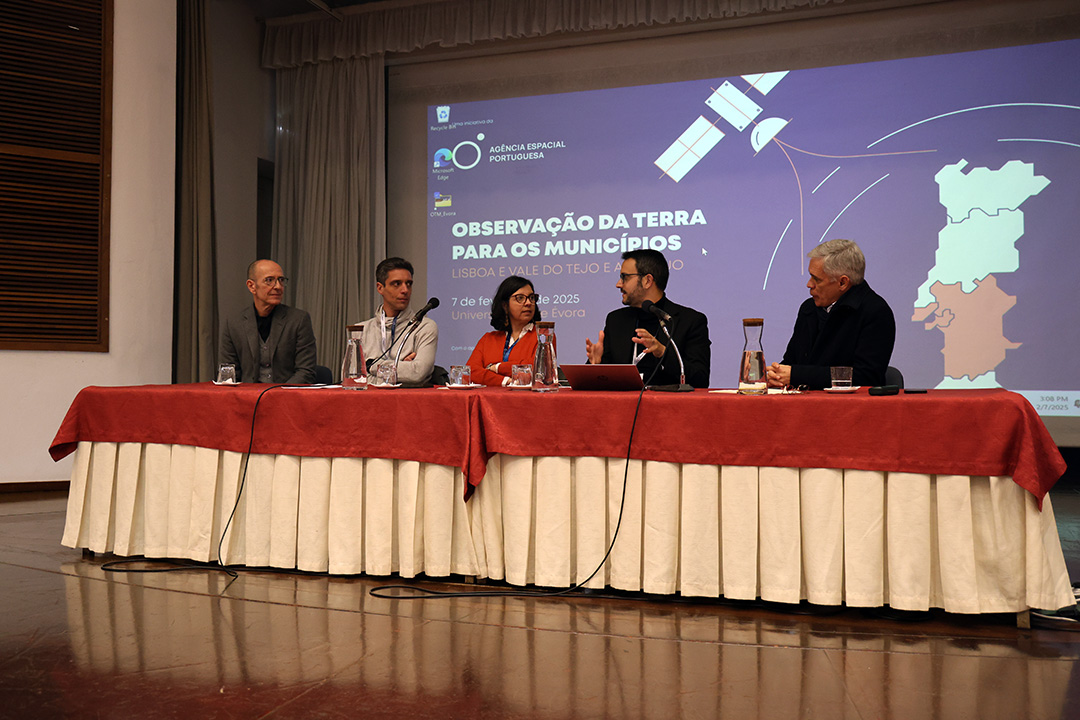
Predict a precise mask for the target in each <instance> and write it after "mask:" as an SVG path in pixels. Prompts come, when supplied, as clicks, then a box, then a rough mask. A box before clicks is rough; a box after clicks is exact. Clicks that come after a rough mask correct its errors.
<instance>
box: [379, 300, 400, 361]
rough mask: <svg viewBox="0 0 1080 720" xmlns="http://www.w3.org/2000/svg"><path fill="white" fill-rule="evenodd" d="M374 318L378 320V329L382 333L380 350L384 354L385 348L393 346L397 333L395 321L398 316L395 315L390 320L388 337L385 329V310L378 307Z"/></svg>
mask: <svg viewBox="0 0 1080 720" xmlns="http://www.w3.org/2000/svg"><path fill="white" fill-rule="evenodd" d="M376 316H377V318H378V320H379V329H380V330H381V331H382V347H381V348H380V349H381V350H382V351H383V352H384V353H385V352H386V350H387V348H389V347H390V346H391V345H393V344H394V334H395V333H396V332H397V319H398V317H399V316H398V315H395V316H394V317H393V318H392V319H391V327H390V331H389V335H387V329H386V320H387V318H386V310H384V309H383V308H382V307H381V306H380V307H379V311H378V312H377V313H376Z"/></svg>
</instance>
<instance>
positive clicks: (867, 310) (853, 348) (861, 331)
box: [783, 282, 896, 390]
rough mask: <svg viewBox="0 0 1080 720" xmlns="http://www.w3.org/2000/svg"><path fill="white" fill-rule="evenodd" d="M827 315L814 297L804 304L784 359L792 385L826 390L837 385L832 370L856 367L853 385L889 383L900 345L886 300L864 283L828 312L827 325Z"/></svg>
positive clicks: (846, 294) (844, 295)
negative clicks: (888, 374)
mask: <svg viewBox="0 0 1080 720" xmlns="http://www.w3.org/2000/svg"><path fill="white" fill-rule="evenodd" d="M823 313H825V311H824V310H823V309H821V308H818V307H817V306H815V305H814V300H813V298H809V299H807V300H806V301H805V302H804V303H803V304H802V305H800V306H799V315H798V317H796V318H795V329H794V330H793V331H792V333H791V340H790V341H789V342H788V346H787V352H785V353H784V360H783V364H784V365H790V366H791V384H792V385H806V386H808V387H810V388H811V389H814V390H820V389H821V388H824V387H828V386H829V385H831V384H832V378H831V377H830V375H829V367H830V366H832V365H850V366H851V367H852V368H854V372H853V375H852V380H851V382H852V384H853V385H884V384H885V370H886V368H888V367H889V358H891V357H892V351H893V344H894V343H895V342H896V321H895V320H894V319H893V313H892V310H891V309H890V308H889V304H888V303H887V302H885V299H884V298H882V297H881V296H880V295H878V294H877V293H876V292H874V291H873V290H871V289H870V285H868V284H867V283H866V282H863V283H860V284H858V285H856V286H854V287H853V288H851V289H850V290H848V291H847V292H846V293H844V294H843V295H842V296H841V297H840V299H839V300H837V301H836V304H835V305H834V306H833V309H832V311H831V312H829V313H825V317H824V325H822V323H821V320H822V314H823Z"/></svg>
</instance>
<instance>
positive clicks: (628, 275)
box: [619, 273, 642, 282]
mask: <svg viewBox="0 0 1080 720" xmlns="http://www.w3.org/2000/svg"><path fill="white" fill-rule="evenodd" d="M641 275H642V273H619V281H620V282H626V278H632V277H641Z"/></svg>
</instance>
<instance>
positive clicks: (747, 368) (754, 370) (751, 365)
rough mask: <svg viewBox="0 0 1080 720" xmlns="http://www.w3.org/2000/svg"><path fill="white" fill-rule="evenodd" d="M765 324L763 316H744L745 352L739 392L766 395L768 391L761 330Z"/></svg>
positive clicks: (740, 371)
mask: <svg viewBox="0 0 1080 720" xmlns="http://www.w3.org/2000/svg"><path fill="white" fill-rule="evenodd" d="M764 325H765V320H764V319H763V318H743V321H742V326H743V327H742V330H743V353H742V362H741V363H740V364H739V394H740V395H764V394H765V392H766V391H767V383H766V380H765V352H764V351H763V350H762V349H761V331H762V329H763V327H764Z"/></svg>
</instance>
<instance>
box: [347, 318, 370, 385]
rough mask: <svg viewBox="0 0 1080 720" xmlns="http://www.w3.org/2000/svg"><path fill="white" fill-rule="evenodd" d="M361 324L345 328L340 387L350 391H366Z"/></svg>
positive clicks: (365, 368) (365, 365) (365, 366)
mask: <svg viewBox="0 0 1080 720" xmlns="http://www.w3.org/2000/svg"><path fill="white" fill-rule="evenodd" d="M363 335H364V326H363V324H358V325H347V326H346V327H345V356H344V357H343V358H342V359H341V387H345V388H350V389H352V390H366V389H367V364H366V363H365V362H364V346H363V345H361V344H360V338H361V337H363Z"/></svg>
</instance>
